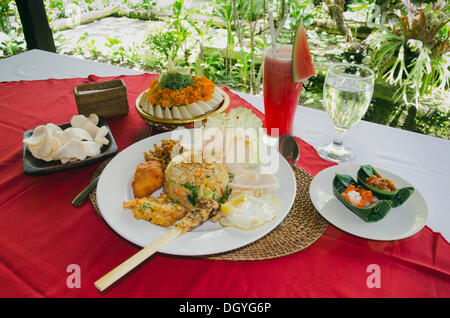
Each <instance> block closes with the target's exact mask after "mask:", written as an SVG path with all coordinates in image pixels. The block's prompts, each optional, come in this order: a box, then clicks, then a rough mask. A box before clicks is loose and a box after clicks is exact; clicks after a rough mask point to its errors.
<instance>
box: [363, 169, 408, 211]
mask: <svg viewBox="0 0 450 318" xmlns="http://www.w3.org/2000/svg"><path fill="white" fill-rule="evenodd" d="M357 178H358V182H359V183H360V184H361V185H363V186H364V187H365V188H366V189H369V190H370V191H372V193H374V194H375V195H376V196H377V197H378V198H380V199H385V200H389V201H391V202H392V207H393V208H395V207H398V206H400V205H402V204H403V203H404V202H405V201H406V200H408V198H409V197H410V196H411V194H412V193H413V192H414V188H413V187H404V188H401V189H397V188H396V186H395V185H394V183H393V182H392V181H391V180H389V179H386V178H383V177H382V176H381V175H380V174H379V173H378V172H377V171H376V170H375V169H374V168H373V167H372V166H371V165H364V166H361V168H359V170H358V173H357Z"/></svg>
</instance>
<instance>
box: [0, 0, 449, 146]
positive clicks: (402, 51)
mask: <svg viewBox="0 0 450 318" xmlns="http://www.w3.org/2000/svg"><path fill="white" fill-rule="evenodd" d="M44 4H45V8H46V12H47V17H48V21H49V24H50V27H51V29H52V32H53V38H54V41H55V46H56V50H57V53H58V54H63V55H71V56H74V57H78V58H83V59H90V60H96V61H99V62H103V63H109V64H114V65H120V66H124V67H128V68H133V69H137V70H141V71H146V72H151V73H160V72H161V71H163V70H164V68H165V65H166V63H167V60H168V58H169V57H171V58H173V59H174V60H175V61H176V63H177V64H178V65H179V66H183V67H185V68H187V69H189V70H190V71H191V72H192V73H194V74H196V75H199V76H203V75H204V76H207V77H208V78H210V79H211V80H213V81H214V82H215V83H216V84H217V85H219V86H220V85H227V86H228V87H230V88H232V89H234V90H238V91H243V92H247V93H251V94H256V95H261V96H262V73H263V72H262V68H261V62H262V60H263V54H262V52H263V50H264V48H265V47H267V46H269V45H270V42H271V37H270V29H269V21H268V20H269V19H268V12H272V13H273V15H274V20H275V28H276V34H277V43H280V44H281V43H288V44H292V42H293V38H294V33H295V30H296V28H297V26H298V23H299V22H300V21H301V20H303V22H304V24H305V26H306V28H307V36H308V43H309V46H310V49H311V54H312V58H313V63H314V66H315V68H316V71H317V74H316V75H315V76H314V77H312V78H310V79H309V80H308V81H307V82H306V83H305V84H304V86H303V91H302V95H301V98H300V102H299V104H300V105H302V106H300V107H303V106H305V107H313V108H317V109H323V106H322V90H323V83H324V77H325V74H326V69H327V65H328V64H329V63H332V62H339V61H346V62H350V63H358V64H365V65H368V66H369V67H371V68H372V69H373V70H375V72H376V74H377V79H376V84H375V91H374V97H373V100H372V103H371V106H370V107H369V110H368V111H367V113H366V115H365V116H364V118H363V119H365V120H367V121H371V122H375V123H379V124H383V125H388V126H392V127H397V128H401V129H406V130H410V131H414V132H418V133H422V134H427V135H432V136H436V137H440V138H445V139H450V120H449V119H450V94H449V83H450V68H449V67H450V47H449V35H450V28H449V21H450V5H449V4H448V1H445V0H438V1H411V0H368V1H361V0H214V1H204V0H190V1H188V0H186V1H183V0H181V1H173V0H166V1H164V0H160V1H151V0H141V1H137V0H44ZM25 50H26V43H25V40H24V36H23V32H22V26H21V23H20V18H19V14H18V12H17V8H16V3H15V1H14V0H0V59H1V58H5V57H8V56H11V55H15V54H18V53H20V52H23V51H25Z"/></svg>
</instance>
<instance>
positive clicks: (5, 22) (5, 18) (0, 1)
mask: <svg viewBox="0 0 450 318" xmlns="http://www.w3.org/2000/svg"><path fill="white" fill-rule="evenodd" d="M12 5H13V1H12V0H0V30H1V31H3V32H5V33H9V32H10V30H11V25H10V21H9V17H10V15H13V14H14V10H12V9H11V6H12Z"/></svg>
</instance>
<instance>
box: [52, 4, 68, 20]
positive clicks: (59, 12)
mask: <svg viewBox="0 0 450 318" xmlns="http://www.w3.org/2000/svg"><path fill="white" fill-rule="evenodd" d="M48 8H49V9H50V10H47V11H50V12H51V13H52V14H50V15H49V19H50V20H54V19H61V18H64V17H65V16H66V11H65V8H64V1H63V0H49V1H48Z"/></svg>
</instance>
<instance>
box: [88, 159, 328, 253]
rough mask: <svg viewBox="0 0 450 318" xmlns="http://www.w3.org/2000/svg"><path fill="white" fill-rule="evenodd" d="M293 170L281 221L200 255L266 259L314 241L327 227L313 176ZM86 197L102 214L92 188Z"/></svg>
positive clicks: (293, 250)
mask: <svg viewBox="0 0 450 318" xmlns="http://www.w3.org/2000/svg"><path fill="white" fill-rule="evenodd" d="M108 162H109V160H107V161H105V162H104V163H103V164H102V165H101V166H100V167H99V168H98V169H97V171H96V173H95V174H94V176H93V177H92V178H93V179H94V178H95V177H97V176H98V175H100V173H101V172H102V171H103V169H104V167H105V166H106V165H107V164H108ZM293 170H294V174H295V179H296V181H297V192H296V196H295V201H294V204H293V206H292V209H291V211H290V212H289V213H288V215H287V216H286V217H285V219H284V221H283V223H282V225H280V226H277V227H275V228H274V229H273V230H272V231H271V232H270V233H269V234H267V235H265V236H263V237H262V238H260V239H259V240H257V241H255V242H253V243H250V244H248V245H246V246H243V247H240V248H237V249H235V250H232V251H228V252H225V253H220V254H213V255H206V256H201V257H200V258H204V259H213V260H227V261H244V260H246V261H248V260H265V259H271V258H277V257H281V256H286V255H290V254H293V253H296V252H298V251H301V250H304V249H305V248H307V247H308V246H310V245H311V244H313V243H314V242H315V241H317V240H318V239H319V237H320V236H321V235H322V234H323V233H324V232H325V230H326V229H327V226H328V222H327V221H326V220H325V219H324V218H323V217H322V216H321V215H320V214H319V213H318V212H317V211H316V209H315V208H314V206H313V205H312V203H311V200H310V198H309V185H310V183H311V181H312V176H311V175H310V174H309V173H308V172H306V171H305V170H303V169H302V168H300V167H298V166H294V167H293ZM89 197H90V199H91V202H92V206H93V207H94V209H95V211H97V213H98V214H99V215H100V216H101V214H100V211H99V209H98V206H97V201H96V194H95V190H94V191H93V192H92V193H91V194H90V195H89Z"/></svg>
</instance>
